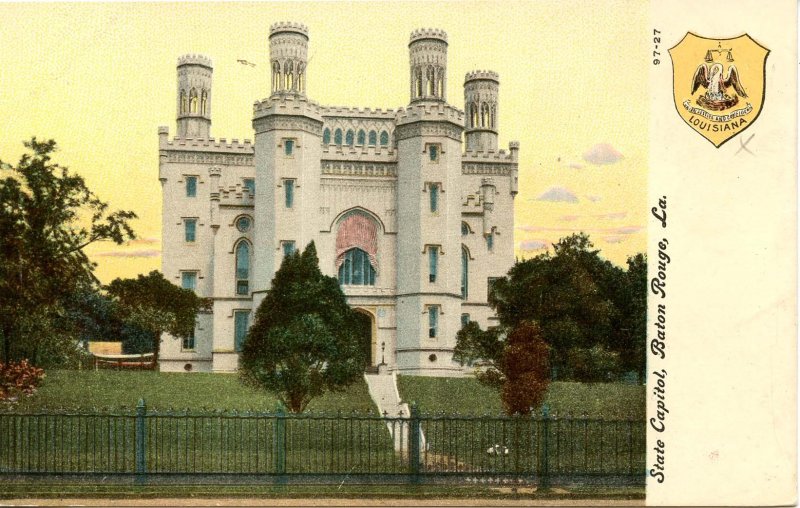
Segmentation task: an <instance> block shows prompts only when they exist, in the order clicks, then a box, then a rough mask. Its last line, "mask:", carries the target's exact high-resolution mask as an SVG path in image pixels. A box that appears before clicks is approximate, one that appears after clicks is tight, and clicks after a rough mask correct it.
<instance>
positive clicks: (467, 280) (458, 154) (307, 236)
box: [158, 23, 519, 376]
mask: <svg viewBox="0 0 800 508" xmlns="http://www.w3.org/2000/svg"><path fill="white" fill-rule="evenodd" d="M269 42H270V62H271V69H270V72H271V74H272V84H271V88H272V90H271V95H270V96H269V98H267V99H264V100H262V101H260V102H256V103H255V105H254V110H253V128H254V130H255V143H251V142H250V141H249V140H245V141H244V142H239V141H238V140H235V139H234V140H231V141H227V140H225V139H224V138H222V139H214V138H212V137H210V126H211V104H212V94H211V90H212V87H211V79H212V64H211V61H210V60H209V59H208V58H206V57H203V56H198V55H187V56H183V57H181V58H180V59H179V60H178V67H177V70H178V86H177V110H178V118H177V136H176V137H174V138H172V139H170V137H169V133H168V129H167V127H159V131H158V134H159V158H160V159H159V178H160V180H161V184H162V192H163V218H162V237H163V261H162V271H163V273H164V275H165V276H166V277H167V278H168V279H169V280H172V281H174V282H175V283H176V284H179V285H183V286H184V287H192V288H194V289H195V290H196V291H197V293H198V294H199V295H202V296H206V297H211V298H213V301H214V305H213V311H212V312H211V313H209V314H203V315H201V316H200V317H199V319H198V322H197V328H196V330H195V334H194V337H193V338H191V339H187V340H175V339H170V338H165V340H164V342H163V345H162V349H161V360H160V368H161V370H164V371H184V370H186V371H190V370H191V371H214V372H230V371H234V370H236V368H237V362H238V353H237V351H238V350H239V348H240V344H241V341H242V339H243V338H244V335H245V333H246V330H247V327H248V326H249V324H250V323H251V320H252V316H253V314H254V311H255V309H256V308H257V307H258V305H259V303H260V302H261V301H262V299H263V296H264V293H265V292H266V291H267V289H268V288H269V285H270V281H271V280H272V277H273V275H274V273H275V271H276V270H277V269H278V268H279V267H280V263H281V260H282V258H283V256H284V255H285V254H286V253H288V252H291V251H292V250H294V249H303V248H304V247H305V246H306V245H307V244H308V243H309V242H310V241H311V240H313V241H314V242H315V244H316V247H317V252H318V255H319V259H320V268H321V269H322V271H323V273H326V274H328V275H331V276H338V277H339V280H340V282H341V284H342V289H343V291H344V293H345V295H346V296H347V300H348V302H349V303H350V305H352V306H353V307H354V308H355V309H357V310H358V311H359V315H360V316H362V317H363V319H364V320H367V321H368V322H369V327H366V326H365V328H371V333H370V334H369V336H365V337H364V346H365V348H369V351H370V361H369V365H370V366H372V367H374V366H376V365H378V364H379V363H380V362H381V361H382V360H384V361H385V363H386V364H387V365H388V370H390V371H397V372H399V373H405V374H419V375H439V376H453V375H461V374H463V373H464V372H466V371H465V369H462V368H461V367H460V366H459V365H458V363H456V362H454V361H453V360H452V350H453V347H454V346H455V340H456V333H457V332H458V330H459V329H460V328H461V326H462V323H463V322H464V321H465V320H467V319H471V320H473V321H477V322H479V323H480V324H481V326H482V327H484V328H485V327H487V326H489V325H491V324H493V323H492V320H493V319H495V318H494V317H493V314H492V311H491V308H490V307H489V306H488V305H487V295H488V288H489V285H490V282H491V280H492V278H493V277H501V276H503V275H504V274H505V273H506V272H507V271H508V269H509V268H510V267H511V266H512V264H513V262H514V229H513V226H514V196H515V195H516V193H517V173H518V172H517V160H518V151H519V144H518V143H516V142H512V143H511V144H510V146H509V150H508V151H505V150H501V149H498V146H497V108H498V86H499V79H498V75H497V74H496V73H494V72H491V71H475V72H470V73H468V74H467V75H466V79H465V82H464V108H465V110H466V115H465V113H464V111H462V110H460V109H458V108H456V107H454V106H452V105H450V104H449V103H448V102H447V97H446V90H447V46H448V43H447V35H446V34H445V33H444V32H443V31H441V30H431V29H424V30H417V31H414V32H413V33H412V34H411V39H410V42H409V55H410V80H409V91H410V103H409V105H408V106H407V107H406V108H401V109H398V110H382V109H369V108H366V109H359V108H342V107H329V106H323V105H320V104H317V103H315V102H313V101H312V100H310V99H309V98H308V97H307V79H306V75H307V68H306V66H307V62H308V60H307V54H308V44H309V37H308V29H307V28H306V27H305V26H303V25H300V24H296V23H277V24H275V25H273V26H272V27H271V29H270V36H269ZM365 335H366V334H365Z"/></svg>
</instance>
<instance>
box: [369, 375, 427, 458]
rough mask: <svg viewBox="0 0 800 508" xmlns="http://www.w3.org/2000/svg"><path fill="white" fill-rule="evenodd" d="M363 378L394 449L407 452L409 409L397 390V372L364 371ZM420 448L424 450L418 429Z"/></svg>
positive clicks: (422, 439) (422, 437)
mask: <svg viewBox="0 0 800 508" xmlns="http://www.w3.org/2000/svg"><path fill="white" fill-rule="evenodd" d="M364 379H365V380H366V381H367V388H368V389H369V396H370V397H372V400H373V401H374V402H375V405H376V406H378V411H379V412H380V414H381V415H383V417H384V418H385V419H386V427H387V428H388V429H389V433H390V434H391V435H392V438H393V439H394V449H395V451H398V452H401V453H408V430H409V424H408V420H400V419H398V417H399V418H408V417H409V415H410V414H411V410H410V408H409V407H408V404H406V403H405V402H403V401H402V400H400V393H399V392H398V391H397V374H395V373H394V372H392V373H391V374H388V373H383V374H370V373H365V374H364ZM420 441H421V443H420V445H421V448H420V449H421V450H424V449H425V448H424V446H425V436H424V435H422V431H420Z"/></svg>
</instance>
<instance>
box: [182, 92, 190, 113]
mask: <svg viewBox="0 0 800 508" xmlns="http://www.w3.org/2000/svg"><path fill="white" fill-rule="evenodd" d="M187 111H189V99H188V98H187V97H186V90H181V114H182V115H184V114H186V112H187Z"/></svg>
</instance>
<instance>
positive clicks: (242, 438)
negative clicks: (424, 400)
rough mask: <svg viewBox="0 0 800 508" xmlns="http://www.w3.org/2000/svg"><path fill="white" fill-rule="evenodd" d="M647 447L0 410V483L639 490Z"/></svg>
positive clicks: (613, 427) (390, 426) (153, 415)
mask: <svg viewBox="0 0 800 508" xmlns="http://www.w3.org/2000/svg"><path fill="white" fill-rule="evenodd" d="M423 436H424V438H423ZM645 449H646V438H645V423H644V421H643V420H621V419H615V420H605V419H598V418H587V417H557V416H553V415H548V414H547V413H544V414H539V415H535V416H531V417H506V416H462V415H422V414H420V413H419V412H418V411H417V410H416V408H414V407H412V410H411V414H410V415H407V416H404V415H398V416H380V415H373V414H358V413H335V414H327V413H303V414H287V413H285V412H283V410H281V409H280V408H279V409H278V410H276V411H275V412H271V413H265V412H235V411H231V412H228V411H225V412H221V411H217V412H191V411H185V412H180V411H167V412H164V411H148V410H147V408H146V407H145V405H144V401H140V403H139V405H138V406H137V407H136V408H135V410H134V411H130V410H122V411H116V412H108V411H107V412H99V411H97V412H88V411H73V412H69V411H59V412H30V413H0V475H31V474H38V475H42V474H45V475H47V474H50V475H61V476H63V475H91V474H102V475H129V476H131V477H133V478H134V479H136V480H137V481H139V482H145V481H148V480H149V479H154V478H158V477H164V476H172V477H182V478H195V477H196V478H197V479H199V478H202V477H207V476H209V475H212V476H213V475H228V476H229V475H240V476H242V477H245V476H248V477H251V476H259V477H261V480H260V481H270V480H272V481H311V482H334V481H335V482H336V483H339V482H342V481H348V482H355V483H357V482H359V481H363V482H371V481H384V482H454V481H461V482H463V481H479V480H481V479H486V478H510V479H514V480H516V481H526V482H531V483H536V484H537V485H539V486H540V487H541V486H548V485H556V484H575V483H587V482H591V483H596V484H607V485H643V484H644V481H645V471H646V465H645Z"/></svg>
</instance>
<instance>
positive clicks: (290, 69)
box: [283, 61, 294, 90]
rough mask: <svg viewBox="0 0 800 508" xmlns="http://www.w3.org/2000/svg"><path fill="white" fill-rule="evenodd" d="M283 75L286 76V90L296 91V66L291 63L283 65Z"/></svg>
mask: <svg viewBox="0 0 800 508" xmlns="http://www.w3.org/2000/svg"><path fill="white" fill-rule="evenodd" d="M283 74H284V75H285V79H286V85H285V86H284V88H285V89H286V90H293V89H294V64H293V63H292V62H291V61H289V62H286V63H285V64H283Z"/></svg>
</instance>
